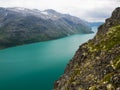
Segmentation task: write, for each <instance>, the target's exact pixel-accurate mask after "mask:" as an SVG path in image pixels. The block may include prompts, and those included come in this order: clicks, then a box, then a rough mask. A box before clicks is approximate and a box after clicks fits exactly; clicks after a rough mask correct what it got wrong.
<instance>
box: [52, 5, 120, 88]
mask: <svg viewBox="0 0 120 90" xmlns="http://www.w3.org/2000/svg"><path fill="white" fill-rule="evenodd" d="M54 90H120V7H118V8H116V9H115V10H114V11H113V13H112V16H111V17H110V18H108V19H107V20H106V22H105V24H103V25H101V26H100V27H99V31H98V33H97V35H96V36H95V38H94V39H92V40H89V41H88V42H87V43H85V44H83V45H81V46H80V48H79V49H78V50H77V52H76V54H75V56H74V57H73V59H72V60H71V61H70V62H69V64H68V65H67V67H66V69H65V72H64V75H62V76H61V77H60V79H59V80H58V81H56V82H55V85H54Z"/></svg>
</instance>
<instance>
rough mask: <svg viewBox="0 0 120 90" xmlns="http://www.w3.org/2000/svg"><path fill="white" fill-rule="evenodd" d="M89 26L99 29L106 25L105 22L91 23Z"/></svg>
mask: <svg viewBox="0 0 120 90" xmlns="http://www.w3.org/2000/svg"><path fill="white" fill-rule="evenodd" d="M88 24H89V25H90V27H94V26H96V27H99V26H100V25H102V24H104V22H89V23H88Z"/></svg>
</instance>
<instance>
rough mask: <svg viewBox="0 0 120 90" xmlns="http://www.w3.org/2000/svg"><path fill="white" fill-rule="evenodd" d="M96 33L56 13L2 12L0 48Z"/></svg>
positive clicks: (23, 10) (72, 19) (3, 10)
mask: <svg viewBox="0 0 120 90" xmlns="http://www.w3.org/2000/svg"><path fill="white" fill-rule="evenodd" d="M78 33H92V31H91V28H90V27H88V25H87V23H86V22H85V21H82V20H81V19H79V18H77V17H74V16H71V15H68V14H61V13H59V12H56V11H55V10H52V9H48V10H44V11H40V10H38V9H33V10H30V9H26V8H19V7H14V8H2V7H1V8H0V47H1V48H5V47H10V46H16V45H21V44H26V43H33V42H38V41H46V40H52V39H56V38H61V37H65V36H68V35H72V34H78Z"/></svg>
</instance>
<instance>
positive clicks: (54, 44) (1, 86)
mask: <svg viewBox="0 0 120 90" xmlns="http://www.w3.org/2000/svg"><path fill="white" fill-rule="evenodd" d="M92 29H93V30H94V31H95V32H96V31H97V28H96V27H94V28H92ZM94 35H95V33H94V34H78V35H72V36H68V37H65V38H61V39H57V40H52V41H46V42H40V43H34V44H29V45H24V46H18V47H12V48H8V49H4V50H0V90H52V88H53V84H54V81H55V80H57V79H58V78H59V77H60V75H62V74H63V72H64V69H65V67H66V65H67V64H68V62H69V60H70V59H71V58H72V57H73V56H74V54H75V51H76V50H77V49H78V48H79V46H80V45H81V44H83V43H84V42H86V41H88V40H89V39H91V38H93V37H94Z"/></svg>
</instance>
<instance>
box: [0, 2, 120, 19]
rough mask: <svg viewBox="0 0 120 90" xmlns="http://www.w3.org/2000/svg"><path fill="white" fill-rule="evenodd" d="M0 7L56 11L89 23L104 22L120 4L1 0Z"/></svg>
mask: <svg viewBox="0 0 120 90" xmlns="http://www.w3.org/2000/svg"><path fill="white" fill-rule="evenodd" d="M0 6H1V7H25V8H30V9H33V8H36V9H40V10H44V9H55V10H57V11H59V12H62V13H69V14H72V15H75V16H77V17H80V18H82V19H85V20H88V21H104V19H105V18H107V17H109V16H110V14H111V12H112V11H113V10H114V9H115V7H118V6H120V2H119V1H117V0H0Z"/></svg>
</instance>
